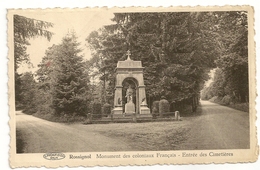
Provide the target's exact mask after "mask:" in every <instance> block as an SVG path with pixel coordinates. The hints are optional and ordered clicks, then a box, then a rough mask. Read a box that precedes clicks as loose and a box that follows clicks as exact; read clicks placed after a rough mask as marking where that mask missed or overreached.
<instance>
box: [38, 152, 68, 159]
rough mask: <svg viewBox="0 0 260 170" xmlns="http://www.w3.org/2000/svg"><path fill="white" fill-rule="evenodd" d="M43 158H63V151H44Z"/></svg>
mask: <svg viewBox="0 0 260 170" xmlns="http://www.w3.org/2000/svg"><path fill="white" fill-rule="evenodd" d="M43 158H44V159H47V160H61V159H64V158H65V155H64V154H63V153H45V154H44V155H43Z"/></svg>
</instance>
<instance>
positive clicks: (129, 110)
mask: <svg viewBox="0 0 260 170" xmlns="http://www.w3.org/2000/svg"><path fill="white" fill-rule="evenodd" d="M133 92H134V91H133V89H132V88H131V86H130V85H129V86H128V89H127V90H126V96H125V97H126V99H127V103H126V105H125V113H130V114H132V113H134V112H135V104H134V103H133Z"/></svg>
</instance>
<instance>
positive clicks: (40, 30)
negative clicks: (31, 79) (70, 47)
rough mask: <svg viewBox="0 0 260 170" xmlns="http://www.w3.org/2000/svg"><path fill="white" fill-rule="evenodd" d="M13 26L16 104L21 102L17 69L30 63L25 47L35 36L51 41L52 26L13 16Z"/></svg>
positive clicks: (47, 23) (48, 23) (19, 76)
mask: <svg viewBox="0 0 260 170" xmlns="http://www.w3.org/2000/svg"><path fill="white" fill-rule="evenodd" d="M13 24H14V30H13V31H14V64H15V65H14V69H15V70H14V71H15V101H16V103H17V104H18V103H19V102H21V88H20V86H19V84H21V82H20V80H21V76H22V75H20V74H19V73H18V72H17V69H18V68H19V66H20V64H21V63H24V62H25V63H27V64H29V63H30V58H29V55H28V54H27V52H26V50H27V46H28V45H30V43H29V41H28V40H29V39H30V38H33V37H37V36H44V37H46V38H47V39H48V40H50V39H51V37H52V35H53V33H52V32H50V31H48V30H47V29H48V28H49V27H52V26H53V24H52V23H50V22H45V21H40V20H35V19H31V18H26V17H24V16H20V15H14V16H13Z"/></svg>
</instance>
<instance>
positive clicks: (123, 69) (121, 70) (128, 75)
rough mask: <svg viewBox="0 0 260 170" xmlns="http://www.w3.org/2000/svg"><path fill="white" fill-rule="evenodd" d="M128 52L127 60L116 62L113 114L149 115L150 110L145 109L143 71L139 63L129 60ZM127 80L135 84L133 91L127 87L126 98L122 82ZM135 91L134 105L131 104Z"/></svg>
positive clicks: (128, 53) (128, 54) (128, 52)
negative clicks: (124, 101)
mask: <svg viewBox="0 0 260 170" xmlns="http://www.w3.org/2000/svg"><path fill="white" fill-rule="evenodd" d="M130 55H131V54H130V51H129V50H128V51H127V56H128V57H127V59H126V60H124V61H118V63H117V67H116V69H115V71H116V86H115V97H114V110H113V111H114V114H123V107H124V108H125V114H130V113H131V114H132V113H136V114H150V109H149V108H148V107H147V103H146V94H145V85H144V78H143V69H144V67H142V62H141V61H134V60H131V59H130ZM126 80H129V81H131V82H133V84H135V87H136V88H135V89H133V88H131V86H129V87H128V89H127V90H126V96H123V92H122V91H123V82H124V81H126ZM134 90H135V94H136V95H135V97H136V98H135V103H136V104H134V103H133V97H134V96H133V92H134ZM124 98H126V99H127V100H126V104H125V106H123V102H122V101H123V99H124Z"/></svg>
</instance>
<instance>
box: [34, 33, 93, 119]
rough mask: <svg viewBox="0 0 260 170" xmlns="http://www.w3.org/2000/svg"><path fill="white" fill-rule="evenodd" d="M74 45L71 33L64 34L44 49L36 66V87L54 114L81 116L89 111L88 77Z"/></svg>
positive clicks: (75, 44)
mask: <svg viewBox="0 0 260 170" xmlns="http://www.w3.org/2000/svg"><path fill="white" fill-rule="evenodd" d="M78 46H79V43H78V42H77V37H76V35H75V33H74V32H72V33H70V34H67V35H66V36H65V37H64V38H63V39H62V42H61V44H59V45H53V46H52V47H50V48H48V49H47V50H46V53H45V56H44V57H43V59H42V61H41V63H40V64H39V65H38V66H39V70H38V71H37V80H38V82H39V83H38V84H39V89H41V91H42V93H43V96H45V97H48V96H49V97H50V98H49V102H46V105H47V106H48V107H49V108H52V109H53V112H54V113H55V114H56V115H57V116H63V115H67V116H69V117H71V116H73V117H75V116H77V115H82V116H83V115H85V114H86V113H87V112H89V111H90V109H89V104H90V99H91V97H90V96H91V95H90V91H89V88H90V84H89V76H88V71H87V69H86V65H85V62H84V61H83V57H82V56H81V55H79V53H80V52H81V50H80V49H79V47H78ZM45 109H46V108H45ZM43 110H44V109H43Z"/></svg>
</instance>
